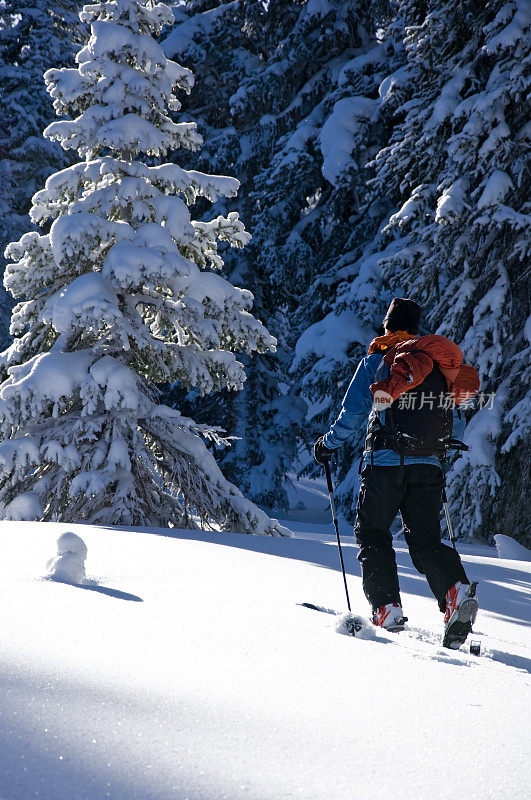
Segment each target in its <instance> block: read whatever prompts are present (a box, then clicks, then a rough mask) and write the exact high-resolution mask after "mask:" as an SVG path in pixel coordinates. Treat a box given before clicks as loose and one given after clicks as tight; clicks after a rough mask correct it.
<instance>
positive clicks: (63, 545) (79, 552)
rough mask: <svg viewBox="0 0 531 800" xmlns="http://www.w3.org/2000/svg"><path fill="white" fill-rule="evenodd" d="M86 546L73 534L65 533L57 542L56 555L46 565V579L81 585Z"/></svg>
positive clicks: (83, 578)
mask: <svg viewBox="0 0 531 800" xmlns="http://www.w3.org/2000/svg"><path fill="white" fill-rule="evenodd" d="M86 557H87V545H86V544H85V542H84V541H83V539H82V538H81V537H80V536H78V535H77V534H75V533H71V532H70V531H67V532H66V533H62V534H61V536H60V537H59V538H58V540H57V555H56V556H55V558H52V559H50V561H48V563H47V564H46V566H47V568H48V570H49V571H48V576H47V577H48V578H51V579H52V580H54V581H61V582H62V583H72V584H81V583H83V582H84V580H85V577H86V576H85V559H86Z"/></svg>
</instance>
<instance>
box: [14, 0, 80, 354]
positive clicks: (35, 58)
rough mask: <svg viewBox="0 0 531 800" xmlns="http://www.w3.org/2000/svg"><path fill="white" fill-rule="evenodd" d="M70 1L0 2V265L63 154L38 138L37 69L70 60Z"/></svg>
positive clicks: (44, 108) (43, 110)
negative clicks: (6, 250) (38, 193)
mask: <svg viewBox="0 0 531 800" xmlns="http://www.w3.org/2000/svg"><path fill="white" fill-rule="evenodd" d="M78 9H79V3H78V2H76V0H58V1H57V2H55V3H53V4H51V3H50V2H49V1H48V0H5V2H3V3H2V5H1V7H0V103H1V106H2V119H1V122H0V270H1V272H2V273H3V270H4V267H5V261H4V249H5V247H6V245H7V243H8V242H9V241H11V240H12V239H17V238H19V237H20V236H21V235H22V233H23V232H24V231H25V230H27V227H28V213H29V209H30V205H31V197H32V195H33V194H34V192H35V191H36V189H37V188H38V187H39V186H42V185H43V183H44V181H45V180H46V178H47V177H48V176H49V175H50V174H51V173H52V172H55V171H56V170H57V169H60V168H62V167H65V166H67V164H68V163H69V159H68V156H67V155H66V153H65V152H64V151H63V150H62V149H61V147H60V146H59V145H58V144H57V143H55V142H50V141H46V140H45V139H43V137H42V130H43V128H44V127H45V126H46V125H47V124H48V123H49V122H51V121H52V119H53V116H54V112H53V107H52V102H51V99H50V97H49V96H48V94H47V93H46V86H45V83H44V78H43V73H44V71H45V70H46V69H48V67H49V66H50V64H52V63H55V64H58V65H59V66H63V65H64V66H66V65H68V64H70V63H73V56H74V50H73V44H74V42H78V43H79V42H80V37H81V32H82V26H81V25H80V23H79V19H78V17H77V11H78ZM1 292H2V297H1V299H0V345H1V344H3V343H7V336H8V328H9V313H10V305H11V304H10V303H9V301H8V299H7V296H6V295H5V294H4V291H3V289H2V290H1Z"/></svg>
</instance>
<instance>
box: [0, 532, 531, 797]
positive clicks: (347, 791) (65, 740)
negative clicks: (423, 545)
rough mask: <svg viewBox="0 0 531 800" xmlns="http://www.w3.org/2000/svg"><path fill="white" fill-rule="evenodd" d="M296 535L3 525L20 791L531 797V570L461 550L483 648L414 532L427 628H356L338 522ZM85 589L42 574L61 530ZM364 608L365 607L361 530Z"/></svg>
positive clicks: (5, 653) (3, 764)
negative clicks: (452, 624)
mask: <svg viewBox="0 0 531 800" xmlns="http://www.w3.org/2000/svg"><path fill="white" fill-rule="evenodd" d="M293 524H295V526H296V527H297V530H296V537H295V538H294V539H274V538H266V537H251V536H244V535H232V534H212V535H210V534H205V533H195V532H189V531H188V532H187V531H178V532H173V533H172V534H171V535H169V532H168V531H151V532H150V531H142V530H139V529H131V530H125V529H100V528H96V527H90V526H83V525H74V526H65V525H59V524H53V523H27V522H9V523H8V522H5V523H1V524H0V564H1V565H2V578H1V580H0V608H1V613H0V641H1V649H0V797H1V798H2V800H29V798H41V799H43V798H44V799H45V800H103V798H111V800H185V799H187V800H222V799H224V800H243V799H244V798H245V800H288V798H289V800H292V798H302V799H303V800H357V798H363V799H364V800H365V798H371V800H384V799H385V800H387V798H389V800H391V799H392V800H400V798H407V800H411V799H412V798H414V800H423V798H426V800H427V798H430V800H432V799H433V800H438V798H441V800H442V798H447V797H449V796H453V794H454V792H455V790H456V789H457V790H458V792H459V797H463V798H464V797H466V798H467V800H487V799H488V798H493V799H494V798H495V799H496V800H504V799H505V798H507V799H508V798H510V799H511V800H519V799H520V798H521V799H522V800H523V798H525V797H528V789H529V784H528V780H527V779H528V775H527V771H526V760H527V756H528V754H529V725H528V717H527V709H528V708H529V684H530V680H529V669H530V666H531V637H530V633H529V628H528V627H526V623H527V622H528V621H529V607H530V606H529V594H530V582H529V577H530V572H531V564H530V563H528V562H527V563H526V562H519V561H509V560H506V559H503V560H501V559H498V558H497V557H496V555H495V553H496V551H495V550H494V548H488V547H479V546H476V547H473V546H463V548H462V550H463V551H464V553H465V556H464V558H465V561H466V565H467V568H468V570H469V571H470V574H471V577H473V578H475V579H478V580H479V581H480V583H479V596H480V603H481V611H480V616H479V618H478V621H477V623H476V628H477V632H478V635H477V638H481V640H482V646H483V651H484V655H483V656H481V657H480V658H476V657H474V656H471V655H469V654H468V652H467V651H466V650H465V649H462V650H461V651H457V652H452V651H448V650H443V649H442V648H441V647H440V645H439V634H440V628H441V615H440V614H439V612H438V611H437V609H436V604H435V602H434V601H433V600H432V599H430V598H429V597H428V591H427V586H426V583H425V582H424V580H423V579H422V578H420V577H419V576H418V575H417V574H416V573H415V571H414V570H413V568H412V566H411V562H410V560H409V557H408V556H407V554H406V552H405V550H404V548H403V547H401V546H400V544H399V545H398V561H399V565H400V575H401V582H402V586H403V601H404V607H405V612H406V614H408V616H409V619H410V624H411V628H410V630H409V632H407V633H406V632H404V633H402V634H399V635H394V636H393V635H391V634H387V635H385V634H379V635H375V634H374V632H373V631H372V630H371V629H369V628H367V630H366V631H364V635H365V636H366V637H368V638H362V639H352V638H350V637H348V636H344V635H341V634H340V633H338V632H336V624H337V618H336V617H334V616H332V615H328V614H319V613H318V612H315V611H311V610H308V609H306V608H303V607H301V605H300V603H302V602H304V601H311V602H315V603H317V604H321V605H324V606H328V607H335V608H338V609H342V608H343V598H342V591H343V587H342V580H341V576H340V574H339V572H338V571H337V566H338V565H337V549H336V546H335V540H334V537H333V536H332V535H331V534H330V530H331V526H329V525H321V526H320V527H319V526H318V525H315V524H314V525H311V526H308V529H307V531H305V526H304V523H302V522H300V523H292V527H293ZM66 530H72V531H74V532H75V533H77V534H79V535H80V536H81V537H82V538H83V540H84V541H85V543H86V544H87V547H88V557H87V561H86V570H87V576H88V578H89V579H92V583H90V584H89V585H88V586H87V587H86V588H82V587H76V586H72V585H67V584H61V583H55V582H52V581H49V580H43V579H42V576H43V575H45V574H46V567H45V565H46V562H47V560H48V559H50V557H53V555H54V553H55V549H56V539H57V537H58V535H59V534H60V533H63V532H64V531H66ZM345 550H346V560H347V563H348V569H349V573H350V577H349V586H350V591H351V599H352V603H353V608H354V610H356V611H359V612H360V613H362V614H364V615H365V614H366V613H367V608H366V604H365V600H364V598H363V596H362V592H361V586H360V579H359V571H358V565H357V562H356V561H355V559H354V556H355V546H354V545H353V543H352V538H350V539H349V540H347V541H346V542H345Z"/></svg>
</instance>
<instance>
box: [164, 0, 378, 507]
mask: <svg viewBox="0 0 531 800" xmlns="http://www.w3.org/2000/svg"><path fill="white" fill-rule="evenodd" d="M175 13H176V17H177V20H178V24H177V25H176V27H175V29H174V31H173V32H172V33H171V34H170V35H169V37H168V39H167V40H166V42H165V44H164V47H165V49H166V52H167V54H168V55H177V56H178V57H179V59H182V60H184V61H185V62H186V60H187V59H188V60H189V63H191V62H192V60H193V59H196V58H199V57H200V58H201V60H202V65H201V68H200V69H201V77H202V80H201V81H200V82H198V85H197V87H196V89H195V90H194V92H193V93H192V95H191V99H190V102H189V103H188V105H187V111H188V113H189V114H190V115H191V118H193V119H196V120H197V121H198V123H199V125H200V126H201V127H202V128H205V129H206V130H208V136H207V138H208V140H209V142H210V145H209V147H208V148H205V149H203V150H202V152H201V156H200V157H201V158H203V159H207V161H206V163H205V164H204V165H203V166H204V167H205V168H206V167H207V165H208V168H210V169H213V168H218V167H219V168H222V169H223V170H229V171H234V173H235V174H237V175H238V176H242V179H243V181H244V186H245V187H247V188H248V191H245V192H243V193H242V195H241V198H238V199H237V200H236V201H233V202H236V203H238V206H237V207H238V208H239V209H240V211H241V214H242V217H243V218H244V220H245V221H246V224H247V225H248V227H250V229H251V230H252V233H253V241H252V242H251V244H250V246H249V247H248V248H246V252H245V254H244V258H243V259H242V260H241V261H239V262H238V270H239V271H241V274H243V275H245V282H246V283H247V284H248V285H250V286H251V287H252V289H253V292H255V294H256V295H257V297H258V304H259V308H260V313H261V316H262V317H263V318H264V319H265V321H266V322H267V324H268V327H269V328H270V329H271V330H272V331H273V332H274V333H275V335H276V336H277V338H278V339H279V342H280V346H279V349H278V351H277V354H276V356H275V357H274V358H271V357H260V358H258V359H255V360H253V363H252V364H251V365H250V377H249V381H248V383H247V384H246V388H245V390H244V392H243V393H242V394H241V395H240V396H239V397H238V398H237V407H236V410H235V411H236V413H235V421H236V429H235V432H236V433H237V434H238V435H239V436H241V440H240V442H239V443H236V445H235V447H233V448H231V450H230V451H228V452H227V456H226V461H227V462H232V463H231V466H232V468H233V470H234V472H233V474H234V475H235V479H236V480H237V481H238V483H239V485H242V486H244V487H245V488H246V490H247V491H250V492H253V493H254V494H253V496H254V497H255V498H256V499H258V500H259V501H260V502H262V503H267V504H276V505H281V504H282V503H283V502H285V501H286V494H285V488H284V485H285V481H286V474H287V472H288V470H289V469H290V468H292V465H293V461H294V459H295V457H296V456H297V440H298V441H299V442H300V440H301V439H306V440H307V441H308V442H309V441H310V440H311V438H312V436H313V434H314V432H315V430H317V428H318V425H319V419H318V420H314V421H313V428H312V427H311V426H309V425H308V423H307V422H306V421H304V414H305V408H306V402H305V400H304V399H303V397H302V392H301V386H302V385H303V384H304V382H305V380H306V372H307V370H308V369H310V368H311V364H312V358H313V356H312V355H310V354H308V359H306V360H304V363H303V359H302V358H299V359H298V363H299V365H300V366H301V369H300V370H297V371H296V372H293V371H292V370H291V362H292V360H293V347H294V344H295V342H296V340H297V338H298V336H299V335H300V333H301V332H302V331H303V330H305V329H306V328H307V327H308V325H309V324H310V323H311V322H313V321H315V320H316V319H318V318H319V317H320V316H322V308H318V306H319V303H320V302H321V300H322V299H323V297H322V296H323V295H324V302H325V304H328V303H329V294H330V291H329V292H328V294H327V288H328V290H330V287H329V286H328V287H327V288H325V283H323V284H322V296H321V298H320V299H318V298H317V296H316V295H315V296H312V298H310V299H308V298H307V292H308V289H309V287H311V286H312V284H313V282H314V280H315V278H316V277H319V276H321V275H322V274H323V273H327V272H328V271H329V266H330V263H334V262H335V261H337V259H338V257H339V254H340V253H341V252H342V250H343V248H344V245H345V242H346V241H347V240H348V237H349V234H350V232H351V230H350V229H351V227H352V217H353V210H352V209H353V207H354V206H355V204H356V203H358V205H359V206H360V208H361V206H362V205H363V203H362V201H360V200H359V198H358V191H359V187H358V186H357V185H356V178H355V174H356V173H358V174H359V172H360V171H361V170H362V167H363V163H364V161H365V160H366V159H367V155H366V152H365V151H366V149H367V148H366V147H365V146H364V145H363V146H361V144H360V143H361V142H362V141H363V137H364V135H366V133H367V131H368V130H372V129H371V119H373V117H374V112H375V106H376V103H375V101H374V97H376V96H377V92H376V89H377V87H378V84H379V81H378V80H376V83H375V79H374V78H372V77H370V76H372V75H373V74H374V75H376V76H377V75H378V74H380V75H381V76H382V77H383V76H384V75H385V74H387V72H388V71H389V68H387V69H386V68H385V67H383V63H384V62H385V61H386V60H387V59H388V57H392V56H393V53H391V51H390V49H389V50H388V51H384V49H383V48H380V50H378V51H376V50H375V51H374V52H375V55H373V57H371V56H370V55H369V53H370V52H371V51H372V48H375V47H376V45H377V44H378V42H377V38H376V32H377V30H378V29H379V27H380V26H381V25H382V24H383V23H384V22H385V23H386V24H388V22H389V13H390V12H389V8H388V4H387V3H385V2H377V3H368V2H359V1H358V2H346V3H338V2H329V1H328V0H326V2H321V3H312V2H302V3H301V2H291V3H263V2H250V3H240V2H235V3H229V4H227V3H222V2H216V3H212V2H204V0H197V1H194V2H188V3H186V4H184V5H183V4H180V5H179V6H177V8H176V11H175ZM356 59H357V60H356ZM356 70H357V72H356ZM356 75H357V77H355V76H356ZM213 84H215V85H216V87H218V85H219V86H220V89H221V93H220V92H219V91H216V92H213V91H212V89H211V87H212V85H213ZM362 92H365V93H366V94H365V96H358V95H361V94H362ZM375 92H376V94H375ZM354 130H356V135H353V131H354ZM378 133H381V126H379V127H378ZM376 136H378V134H376ZM380 146H381V144H380ZM357 149H362V150H363V153H362V152H360V153H358V160H359V164H358V163H357V162H356V159H355V158H352V157H351V156H352V152H353V151H354V152H355V151H356V150H357ZM376 149H378V148H376ZM199 163H200V164H201V162H199ZM358 167H361V169H358ZM358 183H359V181H358ZM355 213H356V214H357V213H358V212H355ZM358 216H359V217H360V218H362V217H363V216H364V210H361V211H360V212H359V215H358ZM369 228H370V225H369ZM373 228H374V224H373ZM371 230H372V228H371ZM373 233H374V231H373ZM355 325H356V323H355V322H353V323H352V325H351V326H350V331H349V333H348V334H345V337H344V339H343V340H342V341H345V340H346V338H348V336H349V335H350V334H351V333H352V330H353V327H354V326H355ZM362 327H363V326H359V325H358V330H359V329H360V328H362ZM366 335H367V336H369V335H370V334H369V333H367V334H366ZM325 340H326V341H328V344H329V345H330V349H333V346H332V340H331V339H330V340H328V339H327V337H326V336H325V337H323V341H325ZM342 358H343V361H345V362H347V367H346V369H347V370H348V359H347V357H346V352H345V351H343V352H342ZM338 359H339V353H338ZM313 360H315V359H313ZM330 365H331V362H330ZM342 366H343V365H342ZM330 374H331V373H330ZM339 379H340V378H339V377H338V376H335V378H334V380H335V381H337V380H339ZM307 388H308V391H307V392H306V395H307V398H308V399H309V400H310V401H312V403H313V405H314V407H315V405H316V402H315V400H316V395H317V394H322V392H323V386H322V382H321V385H319V386H317V387H316V386H315V385H310V384H308V387H307ZM328 408H329V406H328ZM323 416H326V411H325V412H323ZM321 421H322V420H321Z"/></svg>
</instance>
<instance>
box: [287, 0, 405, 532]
mask: <svg viewBox="0 0 531 800" xmlns="http://www.w3.org/2000/svg"><path fill="white" fill-rule="evenodd" d="M363 23H364V36H363V37H362V39H361V42H360V44H359V47H357V48H356V49H355V50H354V51H353V52H352V53H351V57H350V58H349V59H348V60H347V61H346V63H344V64H343V65H342V67H341V70H339V71H338V73H337V75H336V79H335V82H334V84H333V86H332V87H331V90H330V91H329V93H328V96H327V97H326V99H325V101H324V103H323V107H324V119H325V121H324V124H323V126H322V128H321V131H320V134H319V140H318V142H319V150H320V153H321V157H322V161H321V173H322V179H323V188H322V190H320V191H319V193H318V195H317V199H316V201H315V204H314V208H313V209H312V211H311V214H312V215H313V216H314V218H315V222H314V225H315V228H316V230H317V231H318V232H319V236H320V242H321V247H320V249H319V264H318V266H317V268H316V269H315V273H316V274H315V279H314V280H313V282H312V284H311V286H310V287H309V289H308V291H307V292H306V293H305V295H304V296H303V297H302V298H301V303H300V306H299V309H298V312H297V314H296V323H297V325H296V328H297V329H298V331H299V333H300V335H299V338H298V340H297V343H296V347H295V355H294V361H293V365H292V371H293V373H294V374H295V376H297V377H298V378H299V379H300V383H301V388H302V392H303V394H304V396H305V397H307V399H308V401H309V403H310V409H311V411H310V415H309V417H308V431H309V433H311V436H310V442H313V441H315V439H316V438H317V436H318V435H319V434H322V433H323V432H325V431H326V430H327V429H328V427H329V425H330V423H331V422H332V420H333V419H334V418H335V417H336V416H337V412H338V410H339V406H340V402H341V399H342V397H343V395H344V393H345V391H346V388H347V386H348V383H349V381H350V379H351V378H352V375H353V372H354V369H355V367H356V365H357V363H358V362H359V360H360V359H361V358H362V357H363V356H364V355H366V352H367V345H368V343H369V342H370V341H371V339H372V338H373V337H374V336H375V335H376V332H377V329H378V328H379V326H380V324H381V320H382V318H383V313H384V310H385V308H386V306H387V304H388V302H389V293H388V291H386V289H385V287H383V286H382V274H381V268H380V266H379V262H380V260H381V259H382V258H383V257H384V256H385V255H386V254H388V253H389V252H392V251H393V248H394V247H395V245H394V244H393V243H391V245H390V246H388V245H387V244H386V243H384V242H383V240H382V235H381V232H382V228H383V226H384V224H385V220H387V218H388V217H389V215H390V214H391V213H392V210H394V206H393V198H392V197H390V196H389V194H388V193H385V192H380V191H377V190H375V189H374V187H373V186H372V183H371V179H372V178H373V177H374V169H371V168H369V163H370V161H371V159H372V158H373V157H374V156H375V154H376V153H377V152H378V151H379V149H380V148H381V147H382V146H383V145H384V144H386V143H387V142H388V140H389V137H390V135H391V133H392V130H393V125H394V124H395V116H396V113H397V111H398V110H399V109H400V107H401V105H402V102H403V99H404V96H405V86H406V84H407V81H408V72H407V69H405V65H404V60H405V59H404V48H403V44H402V33H403V30H402V25H401V20H400V18H396V17H395V14H394V9H393V7H392V6H391V5H390V4H383V3H382V4H380V5H377V4H374V5H371V6H370V7H369V9H368V13H367V14H366V15H365V16H364V18H363ZM364 433H365V431H364V429H360V430H359V431H358V432H357V435H355V436H354V437H353V439H352V440H351V441H350V442H349V443H348V445H346V446H344V447H342V448H341V449H340V451H339V453H338V456H337V457H336V458H335V459H334V461H333V464H332V466H333V467H334V469H335V471H336V478H337V488H336V497H337V502H338V505H339V507H341V509H342V511H343V512H344V514H345V515H346V516H347V518H349V519H353V518H354V513H355V505H356V488H357V484H358V462H359V455H360V453H361V450H362V441H363V437H364ZM307 471H309V472H311V473H312V474H314V475H316V474H320V473H321V469H320V467H317V466H316V465H315V464H314V463H313V460H312V461H310V463H309V465H308V467H307Z"/></svg>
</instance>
